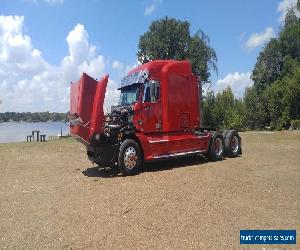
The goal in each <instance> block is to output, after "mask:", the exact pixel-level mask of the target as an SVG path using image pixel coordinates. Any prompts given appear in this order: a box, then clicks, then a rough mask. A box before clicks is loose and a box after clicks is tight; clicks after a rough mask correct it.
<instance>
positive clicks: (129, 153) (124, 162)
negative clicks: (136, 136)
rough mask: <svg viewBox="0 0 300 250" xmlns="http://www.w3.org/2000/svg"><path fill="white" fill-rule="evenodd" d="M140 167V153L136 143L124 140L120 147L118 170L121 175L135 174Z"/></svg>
mask: <svg viewBox="0 0 300 250" xmlns="http://www.w3.org/2000/svg"><path fill="white" fill-rule="evenodd" d="M141 165H142V153H141V149H140V147H139V145H138V144H137V142H136V141H134V140H131V139H126V140H125V141H123V143H122V144H121V147H120V151H119V156H118V168H119V171H120V172H121V173H122V174H123V175H134V174H137V173H138V172H139V170H140V167H141Z"/></svg>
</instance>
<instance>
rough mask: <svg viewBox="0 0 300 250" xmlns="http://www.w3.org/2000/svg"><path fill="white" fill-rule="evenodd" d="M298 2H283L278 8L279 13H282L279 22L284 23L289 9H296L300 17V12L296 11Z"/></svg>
mask: <svg viewBox="0 0 300 250" xmlns="http://www.w3.org/2000/svg"><path fill="white" fill-rule="evenodd" d="M296 5H297V0H282V1H281V2H279V4H278V6H277V11H278V12H280V13H281V15H280V17H279V19H278V21H279V22H284V18H285V15H286V13H287V12H288V10H289V9H294V10H295V12H296V14H298V16H299V14H300V13H299V12H297V10H296Z"/></svg>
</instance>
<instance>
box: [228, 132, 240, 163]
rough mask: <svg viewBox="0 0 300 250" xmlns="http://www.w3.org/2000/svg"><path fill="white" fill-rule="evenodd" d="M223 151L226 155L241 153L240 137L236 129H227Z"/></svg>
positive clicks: (232, 155) (231, 155)
mask: <svg viewBox="0 0 300 250" xmlns="http://www.w3.org/2000/svg"><path fill="white" fill-rule="evenodd" d="M225 153H226V155H227V156H228V157H231V158H233V157H237V156H238V155H239V154H242V147H241V137H240V136H239V134H238V132H237V131H236V130H229V131H228V132H227V133H226V136H225Z"/></svg>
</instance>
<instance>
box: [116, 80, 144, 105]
mask: <svg viewBox="0 0 300 250" xmlns="http://www.w3.org/2000/svg"><path fill="white" fill-rule="evenodd" d="M139 89H140V85H139V84H135V85H131V86H129V87H126V88H124V89H122V90H121V96H120V100H119V103H118V104H119V105H121V106H129V105H131V104H132V103H134V102H137V101H138V98H139V93H140V91H139Z"/></svg>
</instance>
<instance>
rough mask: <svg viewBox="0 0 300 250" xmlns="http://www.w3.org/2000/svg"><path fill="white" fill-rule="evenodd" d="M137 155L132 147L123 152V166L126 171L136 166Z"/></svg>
mask: <svg viewBox="0 0 300 250" xmlns="http://www.w3.org/2000/svg"><path fill="white" fill-rule="evenodd" d="M136 162H137V154H136V150H135V149H134V147H128V148H127V149H126V150H125V152H124V165H125V167H126V168H128V169H133V168H134V167H135V166H136Z"/></svg>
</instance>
